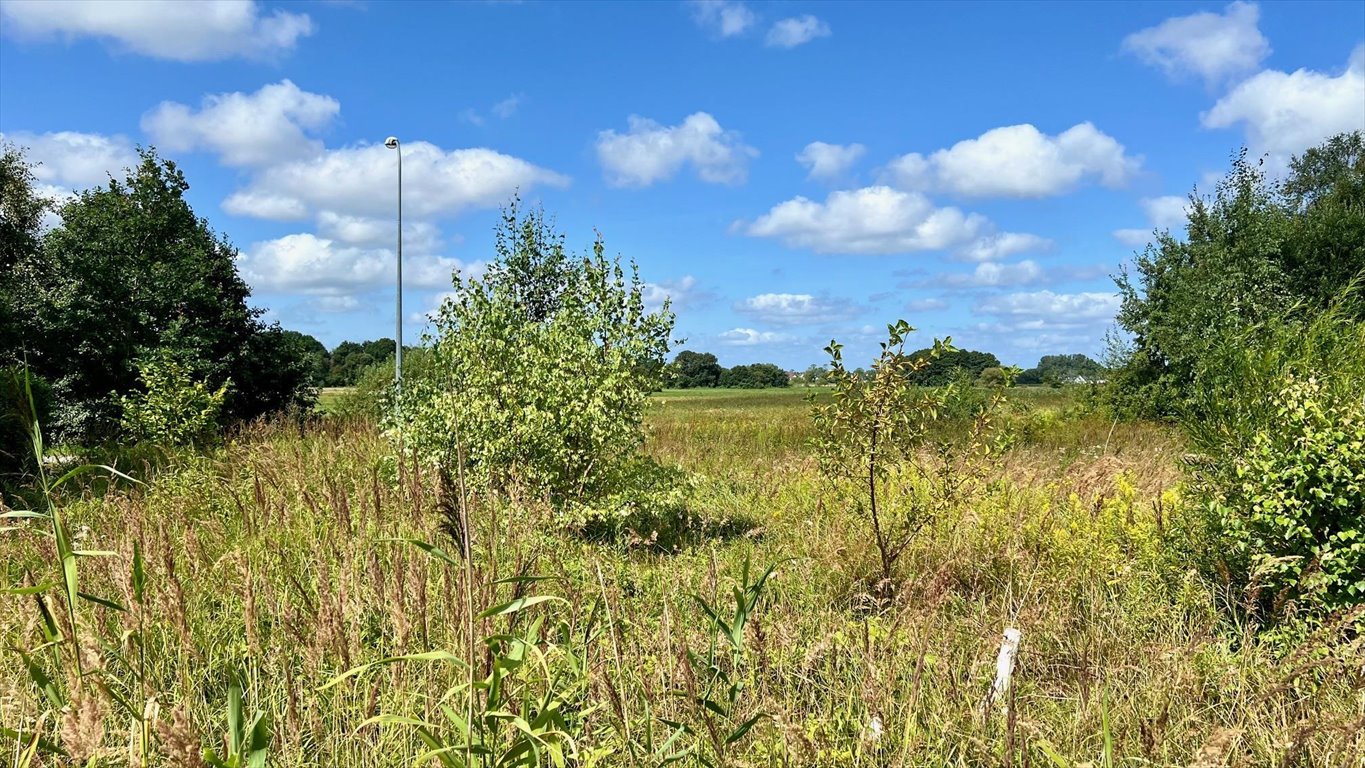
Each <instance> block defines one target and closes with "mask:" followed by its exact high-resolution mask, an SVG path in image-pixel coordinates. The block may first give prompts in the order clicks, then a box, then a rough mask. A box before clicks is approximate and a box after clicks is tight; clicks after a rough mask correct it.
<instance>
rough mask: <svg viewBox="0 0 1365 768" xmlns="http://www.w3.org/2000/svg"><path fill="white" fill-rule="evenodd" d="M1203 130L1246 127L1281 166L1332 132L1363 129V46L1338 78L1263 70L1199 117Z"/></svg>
mask: <svg viewBox="0 0 1365 768" xmlns="http://www.w3.org/2000/svg"><path fill="white" fill-rule="evenodd" d="M1200 121H1201V122H1202V123H1203V125H1204V127H1205V128H1229V127H1232V126H1233V125H1236V124H1237V123H1242V124H1244V126H1245V127H1246V133H1247V140H1248V142H1249V143H1250V145H1251V147H1252V148H1253V149H1254V150H1256V151H1257V152H1268V153H1270V154H1271V155H1274V156H1276V157H1277V159H1278V160H1280V161H1281V162H1283V161H1284V160H1287V159H1288V156H1289V155H1291V154H1295V153H1298V152H1302V151H1303V150H1305V149H1308V148H1309V147H1312V146H1314V145H1315V144H1318V143H1319V142H1321V141H1322V140H1323V139H1326V138H1328V137H1330V136H1332V135H1333V134H1336V133H1341V132H1344V131H1358V130H1363V129H1365V45H1362V46H1358V47H1356V49H1355V51H1353V52H1352V54H1351V59H1350V62H1349V63H1348V64H1347V66H1346V69H1345V70H1344V71H1342V73H1341V74H1339V75H1337V76H1335V77H1333V76H1331V75H1328V74H1325V73H1322V72H1315V71H1312V70H1308V69H1300V70H1297V71H1295V72H1292V73H1287V72H1279V71H1276V70H1265V71H1263V72H1259V73H1257V74H1256V75H1253V76H1252V77H1251V78H1249V79H1247V80H1245V81H1243V82H1242V83H1241V84H1239V85H1238V86H1237V87H1236V88H1233V89H1232V91H1230V92H1229V93H1228V94H1226V95H1225V96H1223V98H1221V99H1219V100H1218V103H1216V104H1214V105H1213V108H1212V109H1210V110H1209V111H1208V112H1205V113H1204V114H1203V115H1201V116H1200Z"/></svg>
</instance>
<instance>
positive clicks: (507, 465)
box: [395, 204, 673, 504]
mask: <svg viewBox="0 0 1365 768" xmlns="http://www.w3.org/2000/svg"><path fill="white" fill-rule="evenodd" d="M496 250H497V256H496V258H495V259H494V261H493V262H492V263H491V264H490V266H489V267H488V270H487V272H486V273H485V274H484V275H483V276H481V277H475V278H470V279H468V280H465V279H462V278H460V277H459V276H458V275H457V276H456V277H455V279H454V292H453V294H452V296H451V297H450V298H449V299H447V300H446V301H445V303H444V304H443V305H442V306H441V309H440V312H439V314H438V316H437V318H436V320H435V326H436V338H435V340H434V341H435V343H434V346H433V348H432V353H431V354H432V355H433V359H432V368H431V373H430V374H429V375H427V376H424V377H421V378H420V379H418V380H416V381H414V382H412V384H411V385H409V383H408V382H407V381H406V380H405V381H404V392H403V402H402V411H403V417H402V418H403V419H404V422H403V423H401V424H400V425H397V428H396V429H395V432H397V433H399V434H400V435H401V437H402V438H403V439H404V441H405V443H406V445H407V447H408V448H410V449H412V450H415V451H417V453H418V455H419V456H421V457H422V458H423V459H425V460H426V461H427V462H429V463H432V464H436V465H438V466H442V467H450V466H452V465H455V464H457V463H460V464H463V467H464V469H465V470H466V474H467V475H468V478H469V480H470V481H471V482H472V483H473V484H474V485H475V486H476V487H482V488H487V489H490V490H494V491H504V490H509V489H511V488H512V487H514V486H515V487H518V488H520V489H523V490H526V491H529V492H531V493H533V494H536V495H540V496H544V497H547V498H549V499H550V500H551V501H552V502H554V503H556V504H561V503H564V502H569V501H576V500H581V499H585V498H591V497H593V496H596V495H598V494H601V493H604V492H607V491H609V490H611V488H610V485H611V481H612V479H613V478H615V477H618V476H620V474H621V473H620V472H619V471H618V470H619V468H620V467H621V466H622V465H623V464H624V463H625V462H627V461H628V460H629V459H631V457H632V456H633V455H635V452H636V450H637V449H638V447H639V446H640V444H641V442H642V441H643V431H642V427H641V419H642V417H643V412H644V407H645V402H646V398H647V397H648V396H649V393H650V392H652V391H654V390H656V389H658V388H659V386H660V383H661V380H662V372H663V361H664V355H665V354H666V353H667V351H668V342H669V335H670V334H671V333H672V330H673V314H672V313H671V312H669V311H668V307H667V304H665V306H664V307H663V308H662V309H660V310H659V311H657V312H649V311H647V310H646V309H645V304H644V286H643V283H641V281H640V278H639V274H638V272H637V271H636V270H635V268H634V265H631V269H630V273H629V275H627V272H626V270H625V269H623V267H622V266H621V263H620V260H619V259H609V258H607V256H606V255H605V246H604V245H603V242H602V240H601V238H600V237H599V238H598V240H597V241H596V242H595V243H594V244H593V247H592V250H591V252H590V253H589V254H588V255H587V256H584V257H581V258H575V257H572V256H570V255H568V254H567V253H566V252H565V250H564V245H563V237H562V236H559V235H556V234H554V233H553V232H551V231H550V229H549V227H548V225H547V224H546V222H545V219H544V214H543V213H539V212H536V213H532V214H529V215H526V216H521V215H520V214H519V212H518V210H517V208H516V206H515V204H514V205H513V207H512V208H510V209H509V210H508V211H506V212H505V214H504V218H503V225H502V228H501V229H500V231H499V233H498V238H497V247H496Z"/></svg>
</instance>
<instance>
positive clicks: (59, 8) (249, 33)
mask: <svg viewBox="0 0 1365 768" xmlns="http://www.w3.org/2000/svg"><path fill="white" fill-rule="evenodd" d="M0 17H3V18H4V19H5V21H6V22H8V24H7V27H8V29H10V30H11V32H12V33H13V34H15V35H17V36H20V37H27V38H38V39H43V38H48V37H53V36H61V37H63V38H66V39H68V40H71V39H77V38H82V37H94V38H101V39H106V40H112V41H114V42H115V43H116V44H117V45H118V46H119V47H120V48H122V49H125V50H129V51H132V52H134V53H140V54H143V55H146V56H153V57H156V58H162V59H174V60H176V61H217V60H222V59H230V58H235V57H243V58H254V59H260V58H269V57H272V56H276V55H279V54H282V53H285V52H288V51H290V50H292V49H293V48H294V45H295V43H297V42H298V40H299V38H301V37H306V36H307V35H310V34H312V32H313V22H312V20H311V19H310V18H309V17H308V15H307V14H301V13H289V12H286V11H283V10H276V11H274V12H272V13H269V14H266V13H264V12H263V9H262V8H261V6H260V5H259V4H258V3H256V2H254V0H196V2H192V3H188V2H139V1H138V0H66V1H65V2H51V1H50V0H6V1H5V2H4V3H0Z"/></svg>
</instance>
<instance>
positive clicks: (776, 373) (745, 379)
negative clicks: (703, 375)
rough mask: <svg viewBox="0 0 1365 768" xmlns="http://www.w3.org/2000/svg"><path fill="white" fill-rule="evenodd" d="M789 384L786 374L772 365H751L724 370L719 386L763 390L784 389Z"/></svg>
mask: <svg viewBox="0 0 1365 768" xmlns="http://www.w3.org/2000/svg"><path fill="white" fill-rule="evenodd" d="M789 383H790V378H789V377H788V376H787V372H786V371H784V370H782V369H781V368H780V367H778V366H776V365H773V364H772V363H753V364H751V365H736V366H735V367H733V368H726V369H725V370H724V371H723V372H721V374H720V386H722V387H733V388H735V389H765V388H767V387H785V386H787V385H788V384H789Z"/></svg>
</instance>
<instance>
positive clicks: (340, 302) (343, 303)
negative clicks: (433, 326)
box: [308, 296, 407, 336]
mask: <svg viewBox="0 0 1365 768" xmlns="http://www.w3.org/2000/svg"><path fill="white" fill-rule="evenodd" d="M308 304H309V306H311V307H312V308H313V309H314V310H316V311H318V312H327V313H341V312H353V311H355V310H357V309H360V307H361V306H362V304H361V302H360V299H357V298H356V297H354V296H319V297H317V298H315V299H313V300H312V301H310V302H309V303H308ZM403 335H404V336H406V335H407V334H403Z"/></svg>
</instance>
